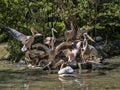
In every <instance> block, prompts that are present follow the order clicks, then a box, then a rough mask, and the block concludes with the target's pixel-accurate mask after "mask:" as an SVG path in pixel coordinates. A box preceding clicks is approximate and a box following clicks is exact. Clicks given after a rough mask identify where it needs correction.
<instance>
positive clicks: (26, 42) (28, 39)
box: [3, 26, 41, 52]
mask: <svg viewBox="0 0 120 90" xmlns="http://www.w3.org/2000/svg"><path fill="white" fill-rule="evenodd" d="M3 28H4V29H5V30H6V31H7V32H9V33H10V34H11V35H12V36H13V37H14V38H15V39H17V40H18V41H20V42H21V43H22V44H23V47H22V49H21V50H22V51H23V52H24V51H26V50H30V47H31V44H32V43H33V41H34V37H36V36H41V34H40V33H38V32H37V31H36V30H35V29H34V28H31V29H30V30H31V32H32V35H31V36H26V35H24V34H23V33H21V32H19V31H17V30H15V29H12V28H10V27H6V26H4V27H3Z"/></svg>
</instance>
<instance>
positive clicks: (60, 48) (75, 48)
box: [3, 23, 98, 72]
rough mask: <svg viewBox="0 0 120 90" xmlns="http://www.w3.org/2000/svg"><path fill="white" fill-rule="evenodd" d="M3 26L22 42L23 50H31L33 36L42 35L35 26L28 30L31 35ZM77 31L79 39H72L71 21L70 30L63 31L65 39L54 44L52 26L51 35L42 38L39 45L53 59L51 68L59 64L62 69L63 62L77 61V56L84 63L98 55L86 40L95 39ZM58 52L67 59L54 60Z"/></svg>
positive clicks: (83, 31) (72, 28) (93, 59)
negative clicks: (42, 41)
mask: <svg viewBox="0 0 120 90" xmlns="http://www.w3.org/2000/svg"><path fill="white" fill-rule="evenodd" d="M3 28H4V30H6V31H7V32H9V33H10V34H11V35H12V36H13V37H14V38H15V39H17V40H18V41H20V42H21V43H22V44H23V47H22V48H21V50H22V51H23V52H26V51H31V47H32V44H33V42H34V38H35V37H38V36H41V35H42V34H40V33H39V32H38V31H37V30H36V29H35V28H31V29H30V31H31V32H32V35H31V36H26V35H24V34H22V33H21V32H19V31H17V30H15V29H12V28H10V27H6V26H4V27H3ZM78 31H79V32H80V33H77V35H76V36H79V39H77V40H74V41H72V38H73V37H74V26H73V23H71V30H66V31H65V40H66V41H65V42H62V43H60V44H59V45H57V46H56V43H57V42H56V37H55V35H54V32H55V33H57V30H55V29H54V28H52V29H51V32H52V37H46V38H45V40H44V44H39V45H40V47H42V48H44V49H45V50H46V52H47V53H49V52H50V54H49V55H50V56H51V57H49V58H52V59H53V60H52V61H53V62H54V65H53V68H56V67H58V66H60V65H61V68H60V69H62V68H64V64H66V63H67V62H73V61H76V62H78V61H77V58H79V60H80V61H79V62H81V63H86V62H91V61H95V60H96V57H97V55H98V53H97V50H96V49H95V47H94V46H92V45H90V44H89V41H88V40H90V41H92V42H95V41H94V40H93V39H92V38H91V37H90V36H89V35H88V33H87V31H85V30H78ZM39 45H38V46H39ZM46 45H47V46H48V47H47V46H46ZM35 47H37V46H35ZM71 47H72V48H71ZM51 52H52V54H51ZM60 52H62V53H63V54H64V56H65V57H66V58H67V61H66V60H64V59H59V60H57V62H56V61H55V60H54V59H56V56H59V53H60ZM53 57H54V58H53ZM60 72H61V71H60Z"/></svg>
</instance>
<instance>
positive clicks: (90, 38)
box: [86, 34, 95, 42]
mask: <svg viewBox="0 0 120 90" xmlns="http://www.w3.org/2000/svg"><path fill="white" fill-rule="evenodd" d="M86 36H87V37H88V39H89V40H91V41H92V42H95V41H94V40H93V39H92V37H90V36H89V35H88V34H86Z"/></svg>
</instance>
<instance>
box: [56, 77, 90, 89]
mask: <svg viewBox="0 0 120 90" xmlns="http://www.w3.org/2000/svg"><path fill="white" fill-rule="evenodd" d="M58 79H59V80H60V81H61V84H62V87H61V88H62V90H74V89H75V90H77V89H78V90H79V89H81V90H89V89H88V87H87V86H86V85H85V81H84V80H83V78H82V77H59V78H58Z"/></svg>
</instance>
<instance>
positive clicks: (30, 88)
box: [0, 56, 120, 90]
mask: <svg viewBox="0 0 120 90" xmlns="http://www.w3.org/2000/svg"><path fill="white" fill-rule="evenodd" d="M106 61H108V62H109V64H108V65H107V64H106V66H105V69H103V70H102V71H99V70H95V71H92V72H89V73H88V72H86V70H83V71H82V74H79V72H78V71H79V70H76V73H77V74H78V77H64V78H63V77H59V76H58V74H57V72H56V71H55V72H53V71H52V72H49V71H41V70H40V69H28V68H26V66H25V65H20V64H16V63H13V62H8V61H3V60H2V61H0V90H120V56H119V57H115V58H111V59H107V60H106Z"/></svg>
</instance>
